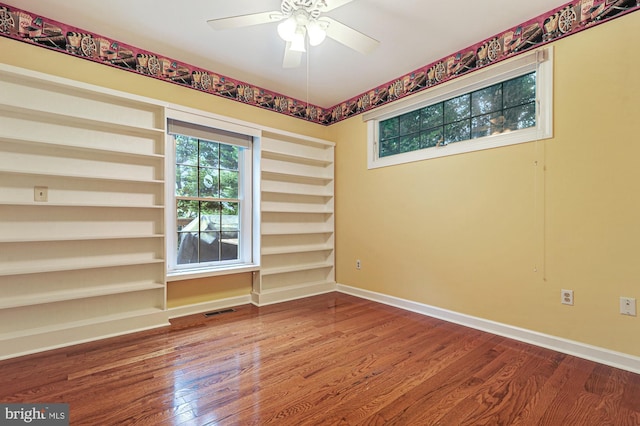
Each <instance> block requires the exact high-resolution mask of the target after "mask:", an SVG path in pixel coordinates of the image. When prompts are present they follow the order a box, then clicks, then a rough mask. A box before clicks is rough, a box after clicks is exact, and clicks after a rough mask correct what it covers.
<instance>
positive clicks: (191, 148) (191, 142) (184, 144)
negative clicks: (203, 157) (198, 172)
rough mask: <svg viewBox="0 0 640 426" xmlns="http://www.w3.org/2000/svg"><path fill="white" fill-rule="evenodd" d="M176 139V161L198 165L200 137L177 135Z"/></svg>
mask: <svg viewBox="0 0 640 426" xmlns="http://www.w3.org/2000/svg"><path fill="white" fill-rule="evenodd" d="M174 139H175V141H176V163H177V164H189V165H192V166H195V165H197V164H198V139H194V138H190V137H187V136H182V135H175V136H174Z"/></svg>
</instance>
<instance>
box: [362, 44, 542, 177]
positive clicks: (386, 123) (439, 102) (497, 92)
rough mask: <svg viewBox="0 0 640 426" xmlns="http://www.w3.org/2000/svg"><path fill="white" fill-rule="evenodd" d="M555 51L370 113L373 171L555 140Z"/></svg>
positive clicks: (529, 54)
mask: <svg viewBox="0 0 640 426" xmlns="http://www.w3.org/2000/svg"><path fill="white" fill-rule="evenodd" d="M552 101H553V48H552V47H551V46H546V47H545V48H542V49H539V50H534V51H530V52H526V53H523V54H521V55H518V56H516V57H514V58H511V59H509V60H506V61H503V62H498V63H496V64H493V65H491V66H488V67H485V68H481V69H479V70H476V71H474V72H473V73H470V74H467V75H465V76H463V77H458V78H454V79H451V80H449V81H448V82H446V83H443V84H440V85H437V86H434V87H432V88H429V89H427V90H425V91H423V92H420V93H417V94H415V95H412V96H408V97H406V98H404V99H401V100H398V101H396V102H393V103H391V104H389V105H385V106H382V107H380V108H377V109H374V110H372V111H370V112H367V113H365V114H363V120H364V121H366V122H367V123H368V143H367V147H368V148H367V155H368V166H369V168H370V169H371V168H378V167H386V166H392V165H396V164H402V163H407V162H412V161H420V160H426V159H431V158H437V157H443V156H448V155H455V154H462V153H467V152H472V151H478V150H483V149H490V148H497V147H501V146H506V145H513V144H518V143H524V142H531V141H535V140H540V139H546V138H550V137H552V135H553V133H552V129H553V126H552V119H553V103H552Z"/></svg>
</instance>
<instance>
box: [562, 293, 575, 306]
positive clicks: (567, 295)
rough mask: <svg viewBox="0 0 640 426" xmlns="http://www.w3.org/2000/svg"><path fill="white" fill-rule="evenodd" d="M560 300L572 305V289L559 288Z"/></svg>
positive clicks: (564, 303)
mask: <svg viewBox="0 0 640 426" xmlns="http://www.w3.org/2000/svg"><path fill="white" fill-rule="evenodd" d="M560 302H562V304H563V305H572V306H573V290H560Z"/></svg>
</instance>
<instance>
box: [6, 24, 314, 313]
mask: <svg viewBox="0 0 640 426" xmlns="http://www.w3.org/2000/svg"><path fill="white" fill-rule="evenodd" d="M0 63H5V64H9V65H13V66H18V67H23V68H27V69H31V70H34V71H39V72H44V73H47V74H53V75H57V76H61V77H64V78H70V79H73V80H76V81H82V82H85V83H90V84H95V85H98V86H102V87H108V88H111V89H115V90H120V91H124V92H128V93H134V94H137V95H141V96H146V97H149V98H154V99H159V100H162V101H166V102H172V103H174V104H178V105H184V106H187V107H190V108H197V109H200V110H203V111H209V112H212V113H215V114H220V115H223V116H226V117H232V118H236V119H240V120H244V121H247V122H251V123H256V124H260V125H263V126H268V127H272V128H278V129H284V130H288V131H290V132H295V133H298V134H303V135H308V136H312V137H318V138H325V137H326V134H327V128H326V127H324V126H320V125H317V124H312V123H308V122H305V121H303V120H300V119H297V118H292V117H287V116H285V115H282V114H277V113H274V112H270V111H267V110H262V109H259V108H256V107H252V106H248V105H244V104H241V103H239V102H235V101H231V100H228V99H224V98H220V97H217V96H213V95H209V94H205V93H201V92H197V91H195V90H191V89H187V88H184V87H180V86H178V85H174V84H171V83H167V82H163V81H159V80H154V79H152V78H149V77H144V76H140V75H137V74H134V73H131V72H127V71H123V70H120V69H117V68H112V67H108V66H104V65H101V64H96V63H93V62H89V61H86V60H83V59H79V58H75V57H72V56H68V55H64V54H61V53H59V52H53V51H50V50H47V49H43V48H41V47H38V46H33V45H30V44H27V43H21V42H18V41H15V40H11V39H7V38H4V37H0ZM251 277H252V276H251V273H248V274H238V275H230V276H222V277H212V278H206V279H199V280H189V281H176V282H170V283H168V285H167V296H168V298H167V306H168V307H170V308H172V307H178V306H184V305H189V304H192V303H200V302H207V301H214V300H220V299H225V298H229V297H235V296H246V295H248V294H249V292H250V291H251V281H252V278H251Z"/></svg>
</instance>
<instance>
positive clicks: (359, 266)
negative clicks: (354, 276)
mask: <svg viewBox="0 0 640 426" xmlns="http://www.w3.org/2000/svg"><path fill="white" fill-rule="evenodd" d="M356 269H358V270H359V269H362V262H360V259H358V260H356Z"/></svg>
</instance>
